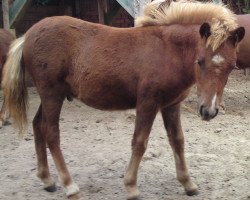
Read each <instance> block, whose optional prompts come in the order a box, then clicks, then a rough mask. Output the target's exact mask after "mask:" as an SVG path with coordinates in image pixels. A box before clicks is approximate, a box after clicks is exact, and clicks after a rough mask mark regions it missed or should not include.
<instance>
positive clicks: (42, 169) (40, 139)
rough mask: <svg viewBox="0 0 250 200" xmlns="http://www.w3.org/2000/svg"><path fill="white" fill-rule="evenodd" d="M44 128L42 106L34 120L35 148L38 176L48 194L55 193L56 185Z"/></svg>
mask: <svg viewBox="0 0 250 200" xmlns="http://www.w3.org/2000/svg"><path fill="white" fill-rule="evenodd" d="M41 126H42V105H40V106H39V109H38V111H37V113H36V116H35V117H34V120H33V131H34V138H35V147H36V155H37V166H38V172H37V176H38V177H39V178H40V179H41V180H42V182H43V183H44V189H45V190H46V191H48V192H54V191H55V190H56V187H55V183H54V181H53V180H52V178H51V176H50V172H49V167H48V160H47V151H46V138H45V132H43V131H42V130H41V128H42V127H41Z"/></svg>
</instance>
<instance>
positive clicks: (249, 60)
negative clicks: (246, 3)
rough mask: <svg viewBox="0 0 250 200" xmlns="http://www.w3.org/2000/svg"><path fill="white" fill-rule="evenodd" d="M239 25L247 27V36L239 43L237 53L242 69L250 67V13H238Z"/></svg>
mask: <svg viewBox="0 0 250 200" xmlns="http://www.w3.org/2000/svg"><path fill="white" fill-rule="evenodd" d="M237 21H238V23H239V25H241V26H244V27H245V29H246V36H245V37H244V39H243V40H242V42H241V43H240V44H239V50H238V53H237V64H238V65H237V67H239V68H240V69H244V68H250V14H247V15H237Z"/></svg>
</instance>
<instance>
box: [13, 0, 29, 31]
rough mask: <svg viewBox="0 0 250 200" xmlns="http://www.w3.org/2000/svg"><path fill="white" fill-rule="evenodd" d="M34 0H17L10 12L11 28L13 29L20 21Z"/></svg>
mask: <svg viewBox="0 0 250 200" xmlns="http://www.w3.org/2000/svg"><path fill="white" fill-rule="evenodd" d="M31 2H32V0H16V1H14V3H13V5H12V6H11V8H10V10H9V18H10V27H11V28H13V27H14V26H15V24H16V23H17V22H18V21H19V20H20V18H21V17H22V15H23V14H24V12H25V11H26V9H27V8H28V6H29V4H30V3H31Z"/></svg>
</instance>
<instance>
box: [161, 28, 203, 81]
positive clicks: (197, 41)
mask: <svg viewBox="0 0 250 200" xmlns="http://www.w3.org/2000/svg"><path fill="white" fill-rule="evenodd" d="M199 28H200V25H171V26H168V27H166V29H165V30H164V31H163V34H166V35H165V40H166V43H168V41H169V42H170V44H169V46H170V48H168V51H170V52H173V51H174V52H175V54H176V55H174V56H175V57H176V58H177V59H176V61H175V62H176V66H173V67H179V68H181V69H180V70H184V71H185V77H186V78H185V81H184V84H186V85H190V86H191V85H192V84H194V83H195V81H196V73H195V61H196V59H197V57H198V56H197V55H198V52H199V51H200V46H201V44H202V43H203V42H204V41H202V39H201V38H200V34H199ZM204 45H205V43H204Z"/></svg>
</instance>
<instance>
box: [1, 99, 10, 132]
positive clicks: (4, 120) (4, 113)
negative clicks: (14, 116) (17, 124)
mask: <svg viewBox="0 0 250 200" xmlns="http://www.w3.org/2000/svg"><path fill="white" fill-rule="evenodd" d="M9 118H10V115H9V112H8V110H7V108H6V105H5V100H3V105H2V108H1V111H0V128H1V127H2V126H4V125H6V124H8V119H9Z"/></svg>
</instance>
